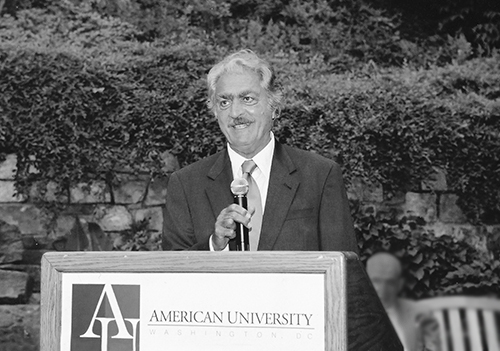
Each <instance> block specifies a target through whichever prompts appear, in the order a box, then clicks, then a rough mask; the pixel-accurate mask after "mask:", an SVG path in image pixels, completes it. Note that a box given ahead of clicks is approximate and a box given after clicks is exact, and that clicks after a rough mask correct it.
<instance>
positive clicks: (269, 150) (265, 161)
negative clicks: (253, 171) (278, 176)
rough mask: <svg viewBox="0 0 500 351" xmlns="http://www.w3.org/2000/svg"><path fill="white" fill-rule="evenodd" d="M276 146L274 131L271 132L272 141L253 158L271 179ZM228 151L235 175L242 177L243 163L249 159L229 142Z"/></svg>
mask: <svg viewBox="0 0 500 351" xmlns="http://www.w3.org/2000/svg"><path fill="white" fill-rule="evenodd" d="M274 146H275V140H274V133H273V132H271V141H269V143H267V145H266V146H265V147H264V148H263V149H262V150H260V151H259V153H258V154H257V155H255V156H254V157H252V160H253V161H254V162H255V164H256V165H257V167H259V169H260V171H261V172H262V173H263V174H264V175H266V177H267V178H268V179H269V174H270V173H271V165H272V162H273V156H274ZM227 152H228V154H229V159H230V160H231V167H232V170H233V176H235V177H236V176H237V177H241V176H242V174H241V165H242V164H243V162H245V161H246V160H248V159H247V158H244V157H243V156H241V155H240V154H238V153H237V152H236V151H234V150H233V149H232V148H231V146H230V145H229V144H227Z"/></svg>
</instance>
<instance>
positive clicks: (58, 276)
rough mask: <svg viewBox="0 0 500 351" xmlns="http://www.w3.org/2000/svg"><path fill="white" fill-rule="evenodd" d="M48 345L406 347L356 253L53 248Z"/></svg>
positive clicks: (44, 333)
mask: <svg viewBox="0 0 500 351" xmlns="http://www.w3.org/2000/svg"><path fill="white" fill-rule="evenodd" d="M41 288H42V291H41V333H40V334H41V351H60V350H61V351H62V350H64V351H80V350H101V351H112V350H122V351H126V350H131V351H136V350H137V351H139V350H147V351H154V350H182V351H185V350H203V351H206V350H241V351H246V350H259V351H260V350H267V349H269V350H285V349H286V350H304V351H315V350H318V351H319V350H322V351H325V350H327V351H342V350H349V351H368V350H370V351H372V350H373V351H378V350H380V351H402V350H403V347H402V346H401V343H400V341H399V339H398V338H397V336H396V333H395V331H394V329H393V327H392V325H391V323H390V321H389V319H388V317H387V315H386V313H385V311H384V309H383V306H382V304H381V303H380V301H379V299H378V297H377V295H376V293H375V290H374V289H373V286H372V285H371V283H370V281H369V279H368V277H367V275H366V273H365V270H364V268H363V267H362V265H361V263H360V261H359V260H358V258H357V256H356V255H355V254H353V253H350V252H266V251H259V252H198V251H197V252H193V251H183V252H50V253H46V254H45V255H44V256H43V258H42V287H41Z"/></svg>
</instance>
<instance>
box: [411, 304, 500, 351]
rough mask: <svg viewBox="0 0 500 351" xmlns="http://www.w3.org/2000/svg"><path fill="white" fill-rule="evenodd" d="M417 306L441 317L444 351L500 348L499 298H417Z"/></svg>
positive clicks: (423, 312)
mask: <svg viewBox="0 0 500 351" xmlns="http://www.w3.org/2000/svg"><path fill="white" fill-rule="evenodd" d="M415 308H416V311H418V312H417V313H422V314H428V313H431V314H432V315H433V316H434V318H435V319H436V320H437V322H438V324H439V333H440V340H441V351H500V346H499V345H500V336H499V334H500V325H499V320H500V300H499V299H495V298H489V297H473V296H448V297H434V298H429V299H422V300H419V301H417V302H416V306H415Z"/></svg>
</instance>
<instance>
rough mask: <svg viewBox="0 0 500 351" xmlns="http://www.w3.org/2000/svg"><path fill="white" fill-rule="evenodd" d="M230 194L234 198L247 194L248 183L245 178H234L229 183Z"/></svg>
mask: <svg viewBox="0 0 500 351" xmlns="http://www.w3.org/2000/svg"><path fill="white" fill-rule="evenodd" d="M231 192H232V193H233V195H235V196H243V195H246V194H247V193H248V181H247V180H246V179H245V178H236V179H235V180H233V181H232V182H231Z"/></svg>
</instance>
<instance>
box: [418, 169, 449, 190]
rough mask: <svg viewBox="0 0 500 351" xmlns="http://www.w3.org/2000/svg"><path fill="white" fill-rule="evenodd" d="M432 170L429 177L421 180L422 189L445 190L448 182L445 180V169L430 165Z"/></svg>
mask: <svg viewBox="0 0 500 351" xmlns="http://www.w3.org/2000/svg"><path fill="white" fill-rule="evenodd" d="M432 169H433V172H432V173H431V174H430V175H429V177H428V178H427V179H425V180H423V181H422V183H421V187H422V190H430V191H446V190H448V184H447V182H446V171H445V170H444V169H442V168H439V167H432Z"/></svg>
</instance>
